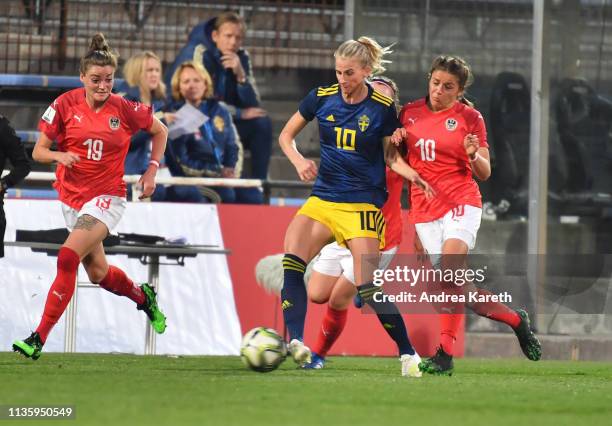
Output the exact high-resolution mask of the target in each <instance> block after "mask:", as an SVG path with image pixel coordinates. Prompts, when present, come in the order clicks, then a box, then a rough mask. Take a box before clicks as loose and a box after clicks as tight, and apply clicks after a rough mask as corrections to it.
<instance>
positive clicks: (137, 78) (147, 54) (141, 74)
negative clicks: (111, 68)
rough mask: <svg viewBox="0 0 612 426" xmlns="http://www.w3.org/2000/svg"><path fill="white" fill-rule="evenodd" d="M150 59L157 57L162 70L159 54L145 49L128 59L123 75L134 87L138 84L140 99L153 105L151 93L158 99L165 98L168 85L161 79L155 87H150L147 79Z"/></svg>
mask: <svg viewBox="0 0 612 426" xmlns="http://www.w3.org/2000/svg"><path fill="white" fill-rule="evenodd" d="M148 59H155V60H156V61H157V62H158V63H159V66H160V71H161V60H160V59H159V56H157V55H156V54H155V53H153V52H151V51H150V50H145V51H144V52H140V53H137V54H136V55H134V56H132V57H131V58H130V59H128V60H127V62H126V63H125V65H124V66H123V77H124V78H125V81H126V82H127V84H129V85H130V86H132V87H135V86H136V87H138V88H139V89H140V101H141V102H142V103H144V104H146V105H151V103H152V99H151V94H152V95H153V97H154V98H156V99H164V98H165V97H166V85H165V84H164V82H163V81H161V79H160V81H159V85H158V86H157V87H156V88H155V89H153V90H150V89H149V86H148V85H147V83H146V81H145V73H146V70H147V60H148Z"/></svg>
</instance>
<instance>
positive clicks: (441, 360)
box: [419, 346, 454, 376]
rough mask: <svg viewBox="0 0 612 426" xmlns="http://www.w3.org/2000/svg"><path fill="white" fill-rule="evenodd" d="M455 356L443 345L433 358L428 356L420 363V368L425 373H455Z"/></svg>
mask: <svg viewBox="0 0 612 426" xmlns="http://www.w3.org/2000/svg"><path fill="white" fill-rule="evenodd" d="M453 368H454V365H453V356H452V355H449V354H447V353H446V352H444V349H442V346H440V347H439V348H438V351H437V352H436V354H435V355H434V356H432V357H431V358H427V359H426V360H425V361H422V362H421V363H420V364H419V370H421V371H422V372H423V373H428V374H434V375H438V376H452V375H453Z"/></svg>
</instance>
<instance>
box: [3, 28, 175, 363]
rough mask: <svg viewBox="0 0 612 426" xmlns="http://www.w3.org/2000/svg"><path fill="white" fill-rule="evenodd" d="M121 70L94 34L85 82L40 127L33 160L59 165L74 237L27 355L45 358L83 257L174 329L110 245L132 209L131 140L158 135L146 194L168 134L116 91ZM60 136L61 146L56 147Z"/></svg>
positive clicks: (18, 344)
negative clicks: (109, 252) (110, 258)
mask: <svg viewBox="0 0 612 426" xmlns="http://www.w3.org/2000/svg"><path fill="white" fill-rule="evenodd" d="M116 68H117V57H116V55H115V54H114V53H113V52H112V51H111V50H110V47H109V46H108V44H107V42H106V40H105V39H104V36H103V35H102V34H96V35H94V36H93V38H92V40H91V44H90V46H89V50H88V52H87V53H86V54H85V56H83V57H82V58H81V64H80V77H81V81H82V82H83V86H84V87H83V88H79V89H74V90H71V91H69V92H67V93H64V94H62V95H61V96H59V97H58V98H57V99H56V100H55V101H53V103H52V104H51V106H49V108H47V110H46V111H45V113H44V115H43V116H42V119H41V121H40V124H39V129H40V132H41V133H40V137H39V139H38V141H37V142H36V146H35V147H34V151H33V153H32V157H33V158H34V160H36V161H38V162H41V163H54V162H56V163H57V171H56V176H57V181H56V182H55V183H54V186H55V188H56V189H57V191H58V193H59V199H60V201H61V202H62V210H63V213H64V219H65V221H66V226H67V228H68V229H69V230H70V234H69V236H68V238H67V239H66V241H65V242H64V244H63V245H62V247H61V248H60V250H59V253H58V256H57V275H56V277H55V280H54V281H53V283H52V284H51V288H50V289H49V293H48V295H47V300H46V302H45V308H44V312H43V315H42V319H41V321H40V324H39V325H38V327H37V328H36V331H35V332H33V333H32V334H31V335H30V336H29V337H28V338H26V339H24V340H17V341H15V342H14V343H13V350H15V351H17V352H19V353H21V354H23V355H24V356H25V357H27V358H32V359H34V360H36V359H38V358H39V357H40V355H41V351H42V347H43V345H44V343H45V341H46V340H47V336H48V335H49V332H50V331H51V329H52V328H53V326H54V325H55V324H56V323H57V321H58V320H59V319H60V317H61V316H62V314H63V313H64V310H65V309H66V306H67V305H68V303H69V302H70V299H71V298H72V295H73V293H74V289H75V282H76V275H77V269H78V266H79V263H81V262H82V263H83V266H84V267H85V270H86V271H87V275H88V277H89V279H90V280H91V282H92V283H96V284H98V285H100V287H102V288H104V289H105V290H108V291H110V292H112V293H114V294H117V295H120V296H126V297H128V298H130V299H131V300H133V301H134V302H135V303H136V304H137V307H138V309H139V310H143V311H144V312H145V313H146V314H147V316H148V317H149V320H150V321H151V324H152V326H153V328H154V329H155V331H156V332H158V333H163V332H164V330H165V328H166V318H165V316H164V314H163V313H162V312H161V311H160V310H159V308H158V306H157V301H156V295H155V292H154V290H153V288H152V287H150V286H149V285H148V284H143V285H142V286H140V287H139V286H136V285H135V284H134V283H133V282H132V280H130V279H129V278H128V277H127V276H126V274H125V273H124V272H123V271H122V270H121V269H119V268H117V267H115V266H109V265H108V263H107V261H106V256H105V254H104V248H103V246H102V241H103V240H104V238H106V236H107V235H108V233H109V232H110V231H111V230H112V229H113V228H114V227H115V226H116V225H117V223H118V222H119V220H120V219H121V216H122V215H123V212H124V210H125V207H126V199H125V196H126V185H125V183H124V182H123V164H124V161H125V157H126V154H127V151H128V148H129V144H130V137H131V136H132V135H134V134H135V133H136V132H138V131H139V130H145V131H147V132H148V133H149V134H151V136H152V145H153V147H152V151H151V160H150V162H149V167H148V169H147V170H146V171H145V173H144V174H143V175H142V177H141V178H140V181H139V183H140V184H141V185H142V187H143V190H142V196H141V198H144V197H149V196H151V194H152V193H153V191H154V190H155V175H156V173H157V168H158V167H159V161H160V159H161V157H162V155H163V153H164V150H165V147H166V139H167V134H168V132H167V129H166V127H165V126H164V125H163V124H162V123H161V122H160V121H159V120H158V119H157V118H155V117H153V112H152V109H151V107H149V106H146V105H143V104H141V103H139V102H131V101H128V100H126V99H124V98H122V97H121V96H119V95H114V94H111V90H112V88H113V82H114V74H115V70H116ZM54 140H55V141H57V148H58V149H57V151H52V150H51V149H50V148H51V144H52V143H53V141H54Z"/></svg>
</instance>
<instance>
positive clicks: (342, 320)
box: [312, 306, 348, 357]
mask: <svg viewBox="0 0 612 426" xmlns="http://www.w3.org/2000/svg"><path fill="white" fill-rule="evenodd" d="M347 314H348V309H343V310H341V311H338V310H336V309H332V308H330V307H329V306H327V312H326V313H325V317H324V318H323V322H322V323H321V328H320V329H319V336H318V337H317V343H315V345H314V346H313V348H312V349H313V352H314V353H316V354H317V355H320V356H322V357H325V356H326V355H327V352H329V350H330V349H331V347H332V346H333V344H334V343H335V342H336V340H338V337H340V334H342V330H344V326H345V325H346V317H347Z"/></svg>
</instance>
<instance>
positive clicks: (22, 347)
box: [13, 332, 43, 361]
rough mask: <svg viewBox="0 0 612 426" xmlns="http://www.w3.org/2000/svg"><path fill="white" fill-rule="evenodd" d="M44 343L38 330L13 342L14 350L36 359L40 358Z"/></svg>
mask: <svg viewBox="0 0 612 426" xmlns="http://www.w3.org/2000/svg"><path fill="white" fill-rule="evenodd" d="M42 347H43V343H42V341H41V340H40V335H39V334H38V333H37V332H34V333H32V334H30V337H28V338H26V339H24V340H15V341H14V342H13V350H14V351H15V352H18V353H20V354H21V355H23V356H25V357H26V358H32V359H33V360H34V361H36V360H37V359H38V358H40V354H41V352H42Z"/></svg>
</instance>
